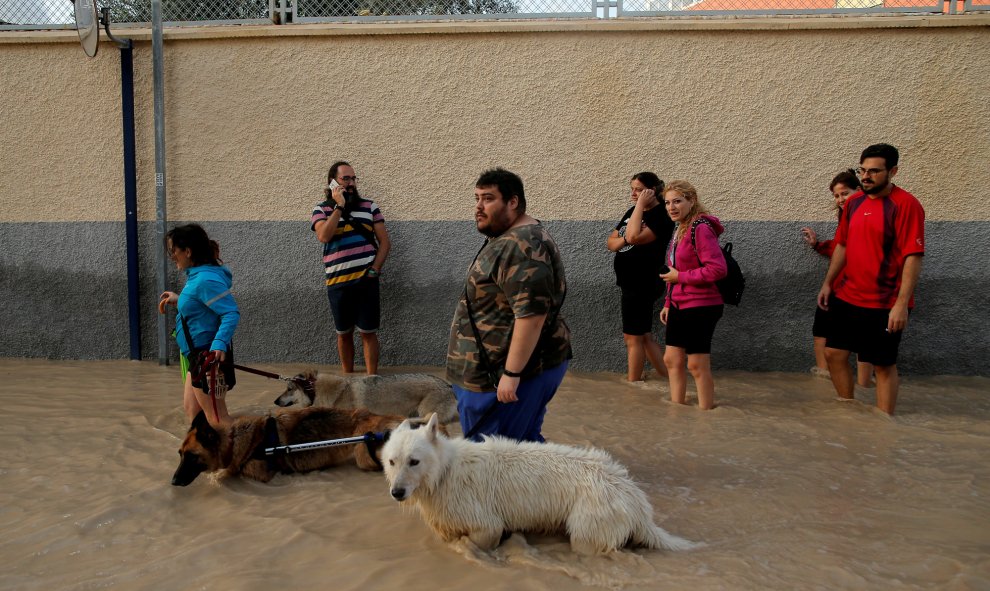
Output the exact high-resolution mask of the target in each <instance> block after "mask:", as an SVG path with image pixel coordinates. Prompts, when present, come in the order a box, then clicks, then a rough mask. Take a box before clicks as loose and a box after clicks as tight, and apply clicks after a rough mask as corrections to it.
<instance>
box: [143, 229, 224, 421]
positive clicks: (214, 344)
mask: <svg viewBox="0 0 990 591" xmlns="http://www.w3.org/2000/svg"><path fill="white" fill-rule="evenodd" d="M215 244H216V243H214V242H212V241H211V240H210V237H209V236H208V235H207V234H206V230H204V229H203V228H202V226H200V225H198V224H187V225H184V226H177V227H175V228H173V229H172V230H171V231H170V232H169V233H168V235H167V236H166V249H167V251H168V253H169V256H170V257H171V259H172V261H173V262H175V267H176V268H177V269H178V270H180V271H185V273H186V286H185V287H183V288H182V293H181V294H176V293H175V292H172V291H166V292H165V293H163V294H162V295H161V300H162V302H163V304H171V305H176V304H177V305H178V309H179V313H178V314H177V315H176V318H175V327H176V328H175V340H176V341H177V342H178V344H179V350H180V351H181V352H182V354H183V355H185V356H186V357H187V358H188V359H189V368H190V370H189V372H188V373H187V374H186V383H185V390H184V392H183V396H182V406H183V408H184V409H185V411H186V416H187V417H189V419H190V420H192V419H193V418H194V417H195V416H196V415H197V414H199V411H201V410H202V411H205V413H206V418H207V419H208V420H209V422H210V424H211V425H214V426H217V425H220V424H222V423H226V422H227V421H228V420H229V419H230V415H228V414H227V404H226V401H225V400H224V398H222V392H220V393H219V395H218V396H211V395H209V394H208V392H209V387H208V384H206V383H205V382H206V378H205V376H201V375H199V374H200V372H198V371H197V368H198V367H200V366H201V365H202V363H203V357H204V356H205V355H207V354H213V355H214V356H215V357H216V359H218V360H219V362H220V370H221V371H222V372H223V377H224V382H225V384H226V386H227V389H230V388H232V387H233V386H234V356H233V350H232V349H231V339H232V338H233V336H234V331H235V330H236V329H237V323H238V321H239V320H240V318H241V314H240V312H238V310H237V302H235V301H234V296H233V295H232V294H231V291H230V286H231V283H232V275H231V273H230V269H228V268H227V267H225V266H223V265H221V264H220V261H219V260H217V249H216V247H215ZM194 375H195V376H196V377H195V378H194Z"/></svg>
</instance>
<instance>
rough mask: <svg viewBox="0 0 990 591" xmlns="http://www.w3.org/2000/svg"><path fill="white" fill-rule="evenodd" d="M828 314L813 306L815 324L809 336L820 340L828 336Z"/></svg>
mask: <svg viewBox="0 0 990 591" xmlns="http://www.w3.org/2000/svg"><path fill="white" fill-rule="evenodd" d="M828 323H829V319H828V312H826V311H825V310H822V309H821V308H819V307H818V306H815V323H814V324H813V325H812V326H811V334H812V336H814V337H816V338H822V339H824V338H825V337H827V336H828Z"/></svg>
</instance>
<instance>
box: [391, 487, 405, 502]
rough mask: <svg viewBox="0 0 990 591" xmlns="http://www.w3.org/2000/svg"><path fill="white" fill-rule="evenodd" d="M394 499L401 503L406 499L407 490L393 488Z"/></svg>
mask: <svg viewBox="0 0 990 591" xmlns="http://www.w3.org/2000/svg"><path fill="white" fill-rule="evenodd" d="M392 498H393V499H395V500H396V501H401V500H403V499H405V498H406V489H404V488H393V489H392Z"/></svg>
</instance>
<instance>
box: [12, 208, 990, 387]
mask: <svg viewBox="0 0 990 591" xmlns="http://www.w3.org/2000/svg"><path fill="white" fill-rule="evenodd" d="M546 225H547V227H548V228H549V230H550V232H551V233H552V234H553V235H554V237H555V238H556V240H557V242H558V244H559V246H560V248H561V251H562V252H563V255H564V260H565V265H566V268H567V278H568V283H569V286H570V287H569V291H568V295H567V303H566V304H565V309H564V315H565V317H566V319H567V322H568V324H569V325H570V327H571V330H572V332H573V334H574V357H575V358H574V361H573V365H572V367H574V368H575V369H580V370H585V371H596V370H610V371H624V370H625V348H624V346H623V343H622V337H621V328H620V326H621V324H620V318H619V292H618V288H616V287H615V285H614V275H613V273H612V255H611V254H610V253H608V252H607V251H606V250H605V247H604V241H605V236H606V235H607V234H608V232H609V231H610V230H611V228H612V227H613V225H614V221H552V222H547V223H546ZM804 225H811V226H812V227H813V228H815V229H816V230H817V231H819V233H820V234H823V235H825V236H830V235H831V233H832V231H833V229H834V224H831V225H830V224H827V223H802V222H741V221H728V222H727V223H726V226H727V233H726V235H725V236H724V237H723V240H729V241H732V242H733V243H734V245H735V246H734V248H735V250H734V254H735V256H736V258H737V260H738V261H739V263H740V265H741V266H742V268H743V271H744V273H745V274H746V277H747V287H746V293H745V294H744V297H743V303H742V306H740V307H739V308H733V307H727V309H726V312H725V315H724V316H723V318H722V320H721V321H720V323H719V326H718V329H717V330H716V332H715V342H714V345H713V352H712V364H713V366H714V367H715V368H722V369H744V370H755V371H806V370H807V369H808V368H809V367H811V366H812V365H813V364H814V360H813V356H812V352H811V324H812V318H813V315H814V299H815V295H816V294H817V291H818V287H819V285H820V282H821V279H822V277H823V276H824V273H825V269H826V261H825V259H824V258H822V257H820V256H818V255H817V254H815V253H814V252H812V251H811V250H810V249H809V248H808V247H807V246H806V245H804V243H803V242H801V241H800V238H799V228H800V227H801V226H804ZM204 226H205V227H206V229H207V231H208V232H209V233H210V236H211V237H213V238H215V239H216V240H218V241H219V242H220V244H221V249H222V256H223V258H224V260H225V261H226V262H227V264H228V266H229V267H230V268H231V270H232V271H233V273H234V294H235V296H236V298H237V301H238V304H239V306H240V308H241V312H242V317H241V324H240V327H239V328H238V330H237V334H236V336H235V341H234V342H235V350H236V354H237V358H238V360H239V361H240V362H245V363H249V362H298V363H316V364H336V363H337V362H338V361H337V355H336V345H335V336H334V332H333V325H332V320H331V318H330V311H329V305H328V303H327V298H326V289H325V287H324V286H323V284H322V274H323V272H322V265H321V263H320V253H321V250H320V245H319V243H318V242H317V241H316V238H315V237H314V236H313V233H312V232H310V231H309V228H308V223H307V222H207V223H205V224H204ZM388 229H389V232H390V234H391V235H392V240H393V250H392V255H391V256H390V258H389V261H388V263H387V265H386V266H385V269H384V273H383V278H382V292H383V295H382V314H383V326H382V330H381V331H380V338H381V342H382V365H386V366H387V365H435V366H439V365H442V364H443V363H444V360H445V355H446V347H447V333H448V329H449V326H450V320H451V315H452V314H453V310H454V305H455V302H456V299H457V297H458V295H459V294H460V292H461V289H462V287H463V284H462V281H463V278H464V275H465V271H466V269H467V265H468V263H469V262H470V260H471V258H472V257H473V256H474V253H475V252H476V251H477V249H478V247H479V246H480V245H481V242H482V237H481V235H479V234H478V233H477V232H476V231H475V229H474V227H473V224H472V223H470V222H467V221H462V222H411V221H408V222H394V221H393V222H388ZM139 230H140V240H141V274H142V277H141V298H142V301H141V305H142V315H141V322H142V338H143V343H142V349H143V351H144V355H145V357H146V358H149V359H151V358H154V356H155V351H156V342H155V334H156V331H155V327H156V324H157V311H156V309H155V305H156V304H157V299H158V297H157V296H158V290H157V287H156V286H155V273H154V261H155V255H156V254H157V253H156V252H154V251H155V249H157V248H160V247H159V246H158V245H157V243H156V241H155V227H154V222H143V223H141V225H140V228H139ZM124 232H125V228H124V222H119V223H117V222H96V223H79V222H73V223H41V222H37V223H0V301H3V302H4V304H3V306H2V307H0V327H2V329H0V330H2V339H0V356H4V357H48V358H53V359H124V358H127V356H128V333H127V273H126V253H125V248H124V238H125V235H124ZM926 233H927V236H926V239H927V242H928V249H929V253H928V254H927V255H926V256H925V263H924V270H923V271H922V275H921V281H920V285H919V287H918V290H917V292H916V300H917V309H916V311H915V312H914V313H913V314H912V316H911V320H910V323H909V326H908V329H907V332H906V334H905V337H904V340H903V341H902V343H901V350H900V358H899V361H898V367H899V368H900V369H901V370H902V371H903V372H906V373H918V374H961V375H983V376H990V370H988V368H987V364H986V362H985V360H986V359H990V321H988V315H987V313H986V311H987V310H988V309H990V271H988V268H987V265H986V261H988V260H990V245H988V241H987V240H986V236H988V235H990V222H928V224H927V226H926ZM169 285H170V288H171V289H175V290H176V291H178V290H179V289H181V287H182V283H181V281H180V280H179V278H178V274H177V273H176V272H175V271H174V269H173V270H171V271H170V279H169ZM172 323H173V321H172V320H171V319H170V321H169V325H170V326H171V325H172ZM657 325H658V327H657V331H658V332H659V333H660V334H661V335H662V329H660V328H659V322H657ZM661 342H662V341H661ZM357 349H358V355H359V362H360V347H357ZM170 356H171V357H172V358H173V359H174V358H175V356H176V353H175V347H174V343H173V345H172V347H171V355H170Z"/></svg>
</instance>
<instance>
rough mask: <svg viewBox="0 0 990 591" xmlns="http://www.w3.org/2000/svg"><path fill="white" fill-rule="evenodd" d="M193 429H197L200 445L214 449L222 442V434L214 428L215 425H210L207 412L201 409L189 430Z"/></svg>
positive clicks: (197, 438)
mask: <svg viewBox="0 0 990 591" xmlns="http://www.w3.org/2000/svg"><path fill="white" fill-rule="evenodd" d="M193 429H195V430H196V441H198V442H199V444H200V445H202V446H203V447H205V448H207V449H214V448H216V447H217V444H218V443H219V442H220V434H219V433H217V430H216V429H214V428H213V425H210V422H209V421H208V420H206V413H205V412H203V411H199V414H198V415H196V418H195V419H193V424H192V428H190V429H189V430H190V431H192V430H193Z"/></svg>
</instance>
